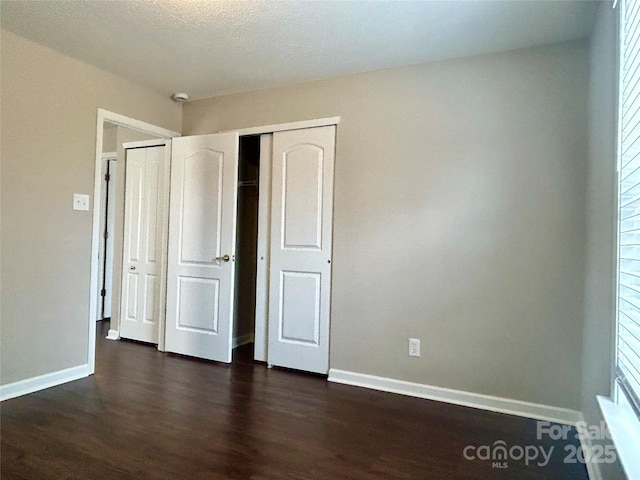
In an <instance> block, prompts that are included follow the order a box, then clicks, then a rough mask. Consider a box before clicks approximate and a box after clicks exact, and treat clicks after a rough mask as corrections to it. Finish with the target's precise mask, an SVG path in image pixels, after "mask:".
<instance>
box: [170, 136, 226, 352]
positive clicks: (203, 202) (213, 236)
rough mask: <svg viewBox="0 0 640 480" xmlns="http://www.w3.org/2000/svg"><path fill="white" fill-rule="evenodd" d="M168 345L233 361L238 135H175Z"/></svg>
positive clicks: (171, 200) (175, 350)
mask: <svg viewBox="0 0 640 480" xmlns="http://www.w3.org/2000/svg"><path fill="white" fill-rule="evenodd" d="M172 147H173V148H172V159H171V197H170V219H169V268H168V278H167V328H166V339H165V340H166V344H165V347H166V350H167V351H169V352H175V353H181V354H184V355H191V356H194V357H200V358H206V359H209V360H217V361H221V362H230V361H231V336H232V333H233V331H232V330H233V295H234V271H235V268H234V262H235V258H234V257H235V247H236V203H237V182H238V134H237V133H225V134H217V135H198V136H190V137H180V138H175V139H174V140H173V142H172Z"/></svg>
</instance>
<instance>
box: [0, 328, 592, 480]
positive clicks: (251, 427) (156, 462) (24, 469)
mask: <svg viewBox="0 0 640 480" xmlns="http://www.w3.org/2000/svg"><path fill="white" fill-rule="evenodd" d="M102 323H103V324H102V325H101V326H100V327H99V329H98V342H97V370H96V374H95V375H94V376H92V377H89V378H86V379H83V380H79V381H76V382H71V383H68V384H65V385H61V386H58V387H55V388H50V389H48V390H44V391H41V392H37V393H34V394H31V395H27V396H24V397H20V398H16V399H12V400H8V401H6V402H3V403H2V405H1V423H0V434H1V464H0V468H1V470H0V473H1V475H2V479H3V480H5V479H7V480H8V479H30V480H33V479H52V480H53V479H55V480H59V479H92V480H98V479H144V478H150V479H151V478H153V479H178V478H185V479H195V480H198V479H212V480H215V479H231V480H233V479H249V480H267V479H269V480H273V479H277V480H288V479H291V480H294V479H295V480H299V479H305V480H306V479H309V480H325V479H327V480H329V479H331V480H334V479H345V480H351V479H353V480H355V479H358V480H360V479H363V480H388V479H398V480H401V479H447V480H450V479H469V480H470V479H492V478H495V479H516V478H517V479H534V480H535V479H553V478H557V479H563V480H569V479H580V480H583V479H584V480H586V479H587V478H588V477H587V474H586V469H585V467H584V465H581V464H565V463H563V459H564V457H565V455H566V453H565V452H564V448H565V446H566V445H567V442H556V443H553V442H551V441H549V440H548V439H543V440H540V441H539V440H537V439H536V422H535V421H534V420H529V419H525V418H519V417H514V416H509V415H502V414H497V413H491V412H484V411H480V410H475V409H471V408H465V407H457V406H452V405H448V404H444V403H439V402H432V401H427V400H421V399H416V398H410V397H404V396H401V395H394V394H388V393H383V392H375V391H370V390H365V389H361V388H356V387H349V386H345V385H338V384H333V383H328V382H327V381H326V380H325V379H324V378H322V377H318V376H314V375H306V374H302V373H297V372H291V371H286V370H278V369H272V370H269V369H267V368H265V366H264V365H262V364H258V363H254V362H252V361H251V352H250V349H248V348H246V347H243V348H241V349H238V350H236V352H235V359H234V363H233V364H232V365H230V366H229V365H223V364H218V363H213V362H205V361H200V360H196V359H190V358H186V357H180V356H176V355H168V354H162V353H159V352H158V351H157V350H156V349H155V348H154V347H151V346H148V345H143V344H137V343H133V342H125V341H120V342H113V341H109V340H105V339H104V336H105V335H106V330H107V329H108V323H107V322H102ZM498 440H503V441H505V442H506V443H507V444H508V445H510V446H514V445H521V446H526V445H542V446H544V447H545V448H549V447H551V446H553V447H554V448H555V452H554V454H553V455H552V460H551V462H550V464H549V465H548V466H546V467H544V468H542V467H538V466H537V465H535V464H532V465H528V466H527V465H525V464H524V462H523V461H520V462H518V461H509V462H508V468H506V469H496V468H492V465H491V462H488V461H480V460H474V461H469V460H466V459H465V458H464V457H463V450H464V448H465V446H467V445H476V446H480V445H490V446H491V445H493V444H494V442H496V441H498ZM569 443H571V444H573V445H576V446H577V445H578V444H577V442H576V441H575V439H571V441H570V442H569Z"/></svg>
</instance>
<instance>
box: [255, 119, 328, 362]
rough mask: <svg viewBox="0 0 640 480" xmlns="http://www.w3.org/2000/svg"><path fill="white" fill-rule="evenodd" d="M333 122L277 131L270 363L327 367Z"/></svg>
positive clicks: (272, 240)
mask: <svg viewBox="0 0 640 480" xmlns="http://www.w3.org/2000/svg"><path fill="white" fill-rule="evenodd" d="M334 158H335V126H328V127H319V128H311V129H302V130H291V131H285V132H276V133H274V135H273V172H272V173H273V177H272V222H271V225H272V227H271V255H270V263H271V268H270V270H271V273H270V281H269V292H270V293H269V342H268V363H269V364H270V365H276V366H283V367H288V368H295V369H299V370H305V371H309V372H316V373H322V374H326V373H327V372H328V369H329V313H330V301H331V239H332V220H333V172H334Z"/></svg>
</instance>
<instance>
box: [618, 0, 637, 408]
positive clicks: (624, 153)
mask: <svg viewBox="0 0 640 480" xmlns="http://www.w3.org/2000/svg"><path fill="white" fill-rule="evenodd" d="M621 8H622V11H621V12H620V13H621V17H620V18H621V21H620V35H621V38H620V83H619V87H620V92H619V93H620V96H619V106H620V107H619V108H620V112H619V113H620V117H619V119H620V124H619V134H620V137H619V159H618V162H619V173H618V175H619V176H618V178H619V185H618V218H619V221H618V315H617V338H616V371H617V375H618V378H617V380H618V383H619V385H620V387H621V390H622V391H623V392H624V393H625V395H626V396H627V397H628V400H629V401H630V403H632V405H634V406H635V410H636V413H638V414H640V403H639V401H638V399H639V397H640V1H637V0H623V1H622V2H621Z"/></svg>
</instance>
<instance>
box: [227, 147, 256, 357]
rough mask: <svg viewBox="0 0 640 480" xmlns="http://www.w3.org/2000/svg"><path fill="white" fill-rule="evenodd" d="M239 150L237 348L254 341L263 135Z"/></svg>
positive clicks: (235, 331) (236, 285)
mask: <svg viewBox="0 0 640 480" xmlns="http://www.w3.org/2000/svg"><path fill="white" fill-rule="evenodd" d="M239 147H240V148H239V152H238V207H237V212H238V213H237V218H236V222H237V223H236V232H237V233H236V258H235V298H234V321H233V344H232V345H233V348H236V347H239V346H241V345H245V344H247V343H252V342H253V341H254V331H255V313H256V272H257V262H258V255H257V249H258V199H259V195H260V192H259V180H260V136H259V135H251V136H242V137H240V144H239Z"/></svg>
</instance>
